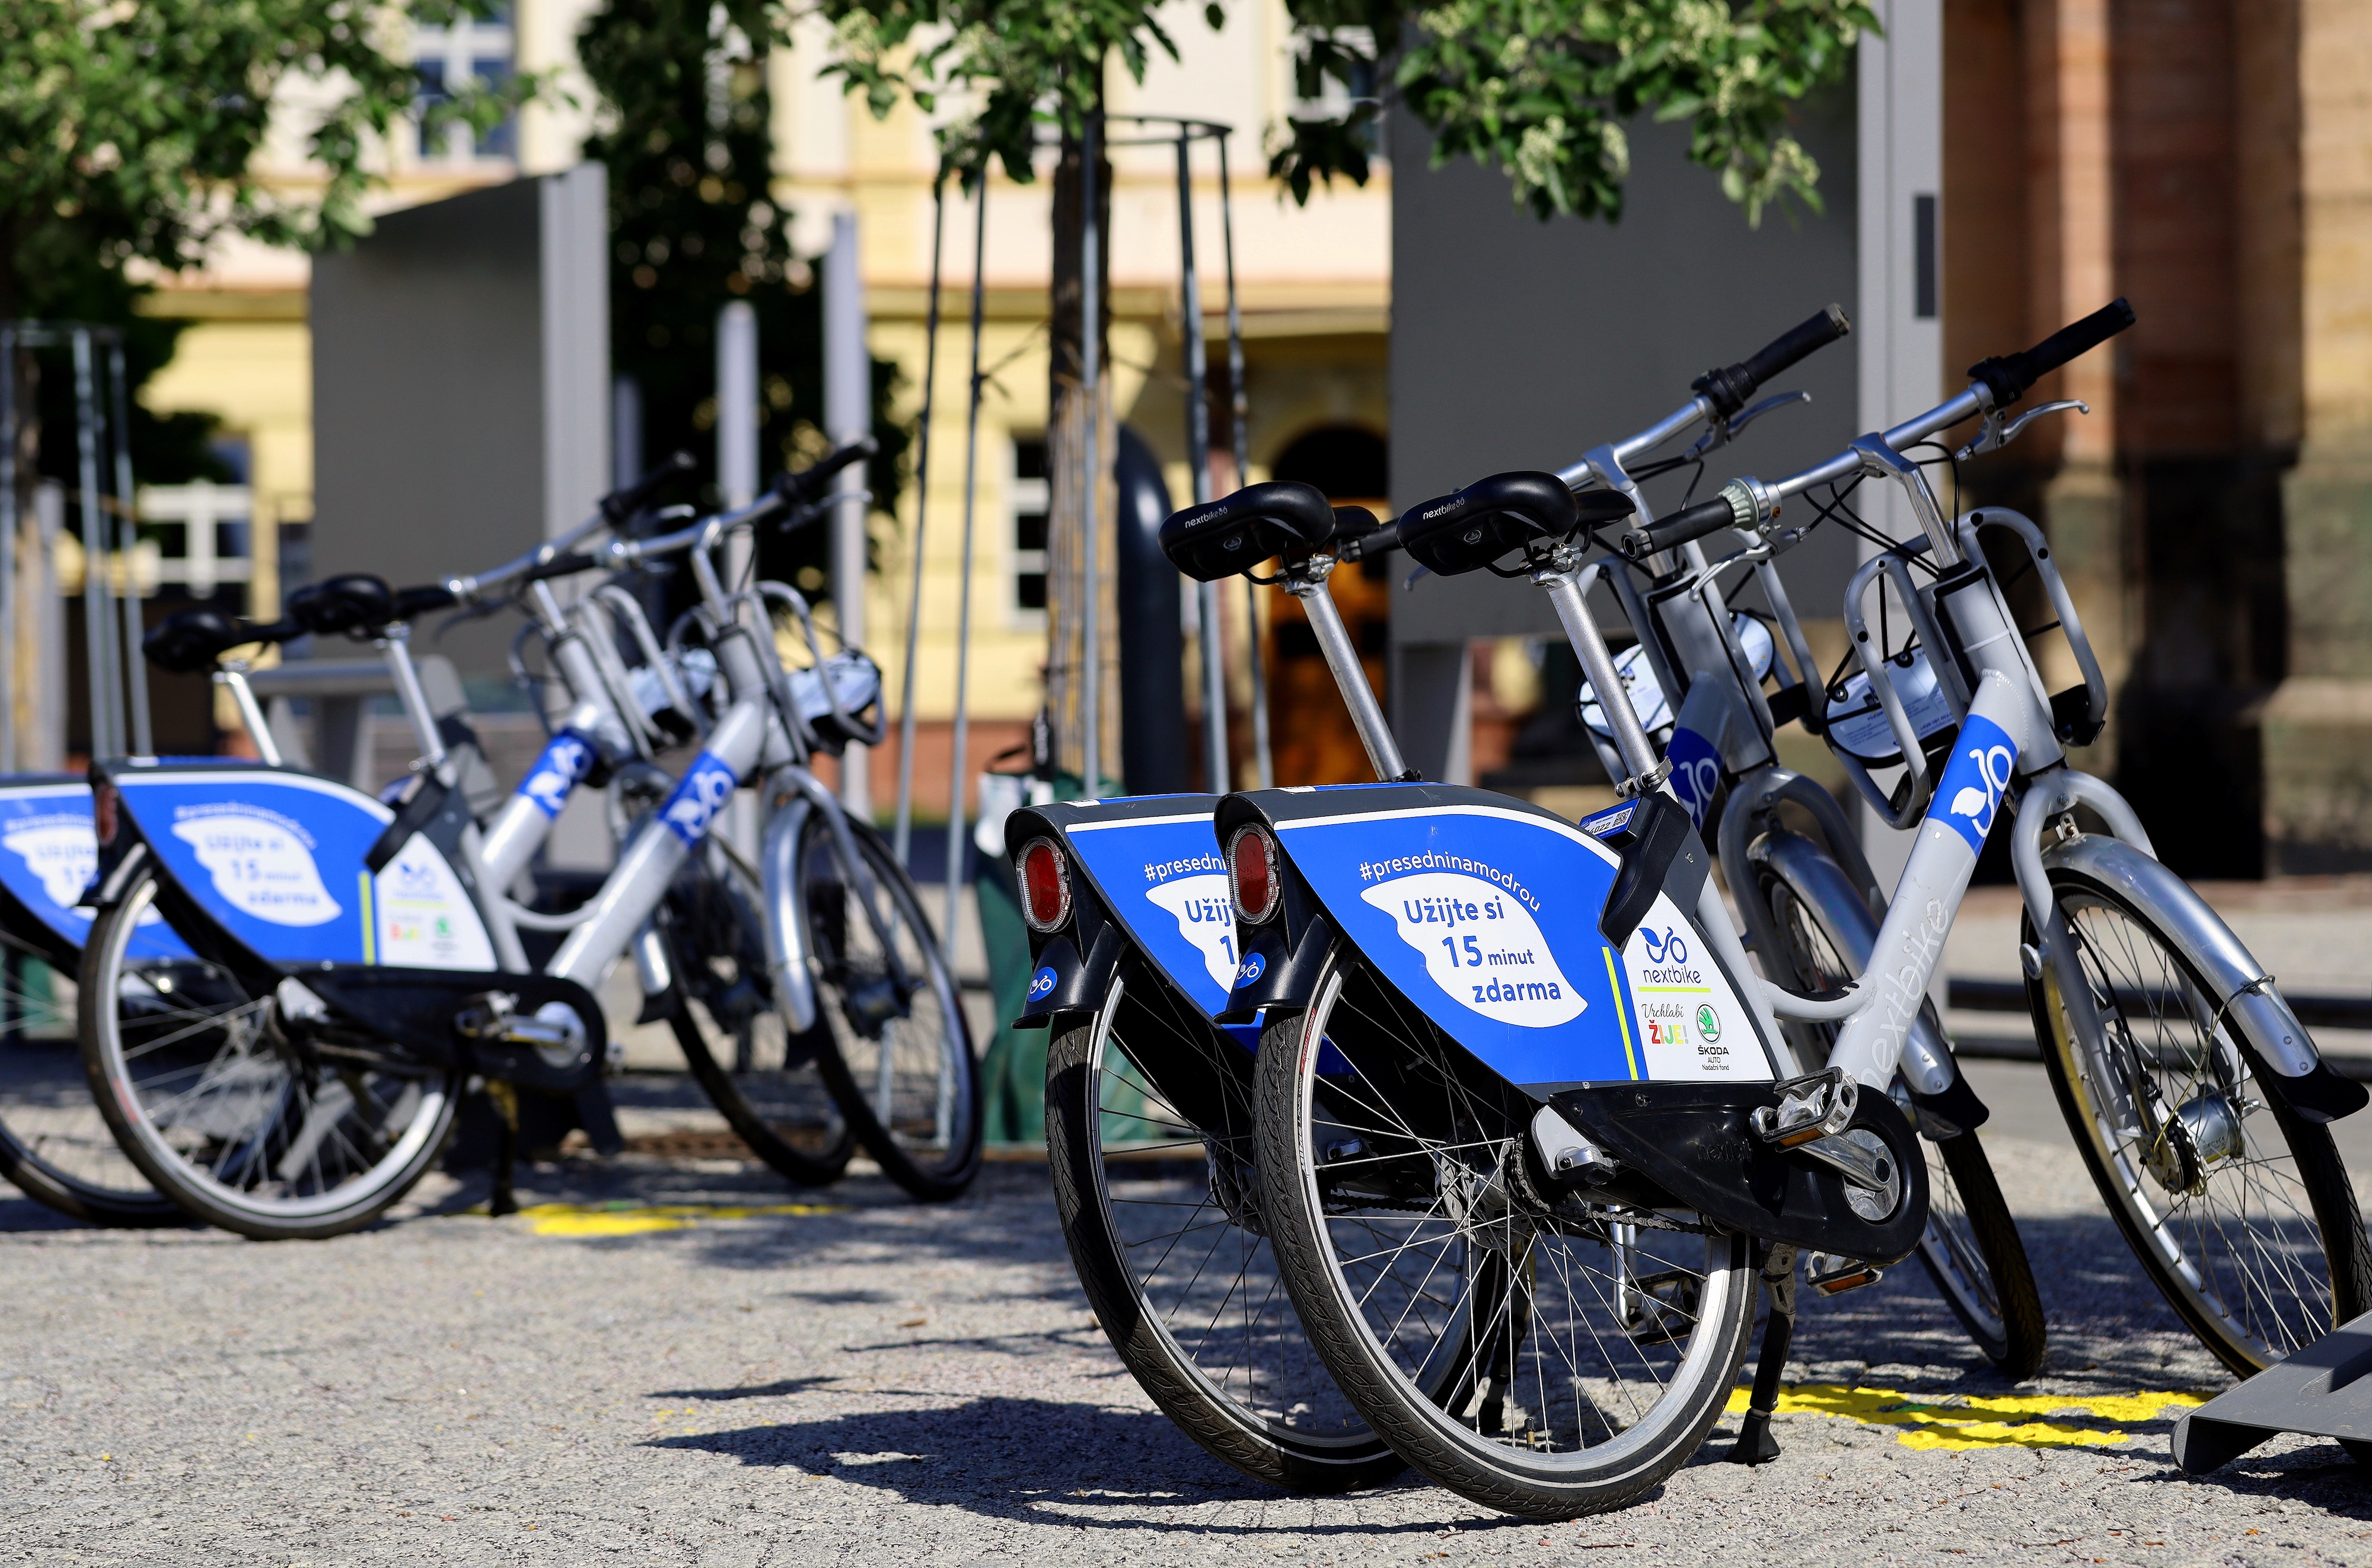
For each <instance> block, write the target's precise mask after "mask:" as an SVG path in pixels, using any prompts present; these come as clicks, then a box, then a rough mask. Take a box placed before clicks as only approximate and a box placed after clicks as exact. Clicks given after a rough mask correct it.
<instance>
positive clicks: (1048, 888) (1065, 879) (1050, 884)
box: [1020, 839, 1071, 932]
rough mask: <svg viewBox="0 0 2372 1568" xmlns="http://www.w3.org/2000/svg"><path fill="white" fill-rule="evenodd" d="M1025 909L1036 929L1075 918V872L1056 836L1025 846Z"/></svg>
mask: <svg viewBox="0 0 2372 1568" xmlns="http://www.w3.org/2000/svg"><path fill="white" fill-rule="evenodd" d="M1020 869H1021V878H1020V880H1021V912H1022V914H1023V916H1024V917H1025V918H1026V919H1028V921H1029V927H1030V929H1031V930H1033V931H1038V932H1047V931H1052V930H1055V929H1056V928H1058V927H1059V926H1061V925H1062V923H1064V921H1066V920H1068V919H1070V918H1071V872H1070V867H1068V866H1066V865H1064V864H1063V852H1062V851H1060V850H1058V849H1056V848H1055V847H1054V841H1053V840H1052V839H1032V840H1030V841H1029V842H1028V843H1026V844H1024V845H1022V846H1021V867H1020Z"/></svg>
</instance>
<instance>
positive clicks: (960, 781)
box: [940, 163, 988, 969]
mask: <svg viewBox="0 0 2372 1568" xmlns="http://www.w3.org/2000/svg"><path fill="white" fill-rule="evenodd" d="M972 200H973V201H974V202H976V203H979V209H980V210H979V213H978V215H977V216H976V217H975V219H974V223H973V228H972V240H971V380H970V382H969V383H968V385H969V386H970V388H971V409H970V411H969V412H967V413H966V414H965V415H964V507H963V570H962V571H961V572H960V573H959V575H957V578H956V585H957V586H956V722H955V731H954V734H953V735H952V737H951V740H952V745H951V746H950V747H949V755H948V856H947V860H948V917H947V921H946V923H944V924H943V925H941V926H940V930H941V931H943V932H944V933H945V934H946V935H943V936H941V937H940V940H941V941H943V942H945V943H946V944H947V956H948V968H949V969H953V968H955V962H956V894H957V889H960V888H961V887H962V886H963V883H964V876H963V874H964V869H965V865H966V864H967V862H968V861H969V860H970V858H971V832H970V830H969V822H968V819H967V817H966V814H965V811H964V782H965V781H964V751H965V749H966V747H967V746H968V744H969V743H970V741H971V713H970V711H969V710H968V709H967V708H966V706H965V700H966V694H967V687H968V683H969V681H970V680H971V538H972V535H971V525H972V513H973V510H974V508H975V505H976V503H977V501H978V498H979V495H980V393H981V376H980V328H981V306H982V301H983V297H984V295H985V293H986V286H987V285H986V284H985V282H984V280H983V276H982V268H983V265H984V264H985V262H986V261H987V257H988V165H987V164H985V163H983V164H982V165H981V167H980V177H979V179H978V180H977V181H976V182H975V183H974V185H973V187H972Z"/></svg>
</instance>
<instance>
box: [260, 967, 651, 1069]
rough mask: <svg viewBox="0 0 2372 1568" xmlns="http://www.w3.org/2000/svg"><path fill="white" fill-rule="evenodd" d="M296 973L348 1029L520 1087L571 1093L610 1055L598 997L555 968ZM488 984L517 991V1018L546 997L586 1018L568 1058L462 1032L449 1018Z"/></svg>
mask: <svg viewBox="0 0 2372 1568" xmlns="http://www.w3.org/2000/svg"><path fill="white" fill-rule="evenodd" d="M295 978H296V980H297V982H298V983H299V984H301V985H304V986H306V987H307V988H308V989H309V990H311V991H312V992H313V993H314V994H316V995H318V996H320V998H321V1000H322V1001H324V1002H327V1003H328V1004H329V1005H330V1006H331V1009H332V1010H333V1011H335V1012H336V1013H337V1015H338V1016H339V1020H340V1022H341V1023H343V1024H344V1025H345V1026H346V1027H348V1028H355V1029H359V1030H361V1031H363V1032H364V1033H366V1034H371V1035H376V1036H378V1037H379V1038H380V1039H383V1040H387V1041H389V1042H390V1043H392V1044H394V1045H397V1046H399V1047H401V1048H402V1049H403V1050H404V1051H407V1052H408V1053H409V1054H411V1055H413V1057H415V1058H416V1059H418V1060H419V1061H421V1062H424V1063H429V1064H431V1065H434V1066H438V1067H460V1068H464V1069H466V1070H468V1071H470V1072H472V1073H476V1074H480V1075H481V1076H483V1077H487V1078H494V1079H497V1080H500V1081H501V1082H504V1083H508V1084H515V1085H517V1086H518V1087H520V1088H523V1089H533V1090H536V1091H537V1092H539V1093H542V1094H552V1095H571V1094H575V1093H576V1091H577V1090H578V1089H581V1088H583V1087H584V1086H586V1085H587V1084H589V1083H591V1082H592V1081H593V1080H594V1079H596V1078H598V1077H599V1076H600V1074H601V1065H602V1062H603V1059H604V1058H605V1056H606V1055H607V1054H608V1050H609V1029H608V1027H607V1024H606V1022H605V1021H604V1019H603V1018H602V1016H601V1007H600V1004H599V1003H597V1002H595V1001H594V1000H593V994H592V993H590V992H588V991H587V990H586V989H585V988H584V987H583V986H581V985H579V984H577V983H576V981H572V980H562V979H560V978H559V977H557V976H554V975H541V974H506V973H503V972H500V971H498V970H411V969H395V968H389V967H384V966H378V965H365V964H325V965H323V966H322V967H321V968H320V969H317V970H297V971H296V974H295ZM490 991H502V992H507V993H510V994H511V995H512V996H515V997H517V1008H516V1011H517V1013H518V1015H519V1016H522V1017H532V1016H534V1015H535V1011H536V1009H537V1008H539V1007H541V1006H543V1005H545V1004H546V1003H551V1002H562V1003H565V1004H567V1005H568V1006H569V1007H571V1008H572V1009H574V1010H575V1011H576V1016H577V1017H579V1018H580V1019H582V1020H583V1021H584V1024H585V1040H584V1041H583V1043H582V1044H581V1045H579V1046H578V1047H577V1048H576V1050H575V1051H571V1052H570V1053H569V1060H567V1061H566V1062H555V1061H554V1060H552V1057H551V1056H548V1055H546V1054H545V1052H544V1051H541V1050H539V1049H538V1048H536V1047H535V1046H532V1045H518V1044H513V1043H510V1042H508V1041H505V1040H472V1039H471V1038H469V1037H468V1036H466V1035H464V1034H462V1033H461V1032H460V1030H459V1028H457V1027H456V1026H455V1022H454V1020H455V1019H456V1018H457V1017H458V1016H459V1015H460V1013H461V1012H462V1011H463V1010H464V1009H465V1008H467V1007H469V1006H470V1005H471V1003H472V1002H474V1001H475V1000H476V999H478V998H480V997H483V996H484V995H485V994H486V993H488V992H490Z"/></svg>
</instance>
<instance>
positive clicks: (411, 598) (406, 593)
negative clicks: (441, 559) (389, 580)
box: [395, 583, 459, 621]
mask: <svg viewBox="0 0 2372 1568" xmlns="http://www.w3.org/2000/svg"><path fill="white" fill-rule="evenodd" d="M458 602H459V601H458V600H457V599H455V598H454V597H453V590H452V589H451V588H448V587H446V586H445V585H444V584H442V583H423V584H422V585H421V586H420V587H416V588H398V589H396V590H395V618H396V619H397V620H398V621H410V620H412V619H413V617H415V616H421V615H425V614H427V613H428V612H429V611H430V610H450V609H451V608H452V607H453V606H454V605H455V604H456V603H458Z"/></svg>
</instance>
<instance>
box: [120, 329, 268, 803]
mask: <svg viewBox="0 0 2372 1568" xmlns="http://www.w3.org/2000/svg"><path fill="white" fill-rule="evenodd" d="M107 387H108V397H109V399H110V401H111V402H112V404H113V407H114V412H115V508H116V517H115V529H116V535H117V537H118V538H120V539H122V540H123V674H124V679H126V681H128V682H129V683H130V685H131V689H132V691H131V702H132V754H133V755H134V756H135V757H154V756H155V755H156V754H157V739H156V736H155V734H154V733H153V732H152V731H151V730H150V729H149V727H148V660H147V659H146V658H145V656H143V655H142V653H141V647H140V645H141V644H142V643H143V642H144V641H145V640H146V638H147V635H148V618H147V616H146V615H145V613H143V611H142V610H141V608H140V584H139V583H138V582H137V581H136V580H135V579H134V576H133V573H132V555H133V548H134V546H135V545H137V544H138V543H139V542H140V511H139V505H138V503H137V500H136V499H135V497H134V493H133V489H132V424H131V422H130V420H129V419H128V418H126V416H125V409H124V397H123V340H122V338H120V337H119V338H117V339H116V341H115V343H113V344H112V345H111V346H110V347H109V349H108V351H107ZM252 526H253V519H251V518H250V527H252ZM190 527H191V528H204V529H205V530H206V532H207V534H208V536H209V537H208V538H207V540H206V548H205V551H204V552H203V554H204V555H205V556H206V557H211V556H212V555H213V554H214V542H215V541H214V540H213V538H212V537H211V536H212V534H213V532H214V528H215V520H214V517H213V516H212V514H208V515H207V516H205V517H200V518H196V519H193V520H192V522H191V523H190ZM254 553H255V552H254V551H253V549H252V548H250V550H249V552H248V554H249V556H250V559H252V557H253V555H254ZM190 556H191V558H192V560H195V559H198V558H199V557H200V552H199V551H198V549H197V547H196V546H194V545H192V546H191V547H190ZM252 608H253V607H252V606H250V610H252Z"/></svg>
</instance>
